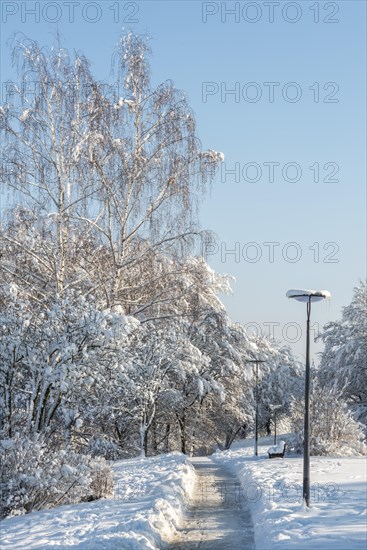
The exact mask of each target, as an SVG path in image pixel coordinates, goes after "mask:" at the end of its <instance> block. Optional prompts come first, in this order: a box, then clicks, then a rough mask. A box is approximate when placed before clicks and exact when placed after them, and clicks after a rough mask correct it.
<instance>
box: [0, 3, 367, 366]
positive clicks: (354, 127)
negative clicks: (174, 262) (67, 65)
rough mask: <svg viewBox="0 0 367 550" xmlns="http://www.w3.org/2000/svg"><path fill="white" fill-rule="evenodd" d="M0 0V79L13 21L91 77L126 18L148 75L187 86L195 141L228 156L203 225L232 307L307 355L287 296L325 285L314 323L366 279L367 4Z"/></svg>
mask: <svg viewBox="0 0 367 550" xmlns="http://www.w3.org/2000/svg"><path fill="white" fill-rule="evenodd" d="M1 8H2V19H1V21H2V23H1V26H2V29H1V30H2V54H1V81H2V84H3V83H4V82H5V81H6V80H7V79H13V78H14V74H13V72H12V69H11V67H10V63H9V53H10V50H9V48H8V47H6V41H7V40H8V38H9V37H10V36H11V35H12V34H13V33H14V32H15V31H21V32H24V33H25V34H26V35H27V36H29V37H30V38H35V39H37V40H38V41H39V42H41V43H43V44H45V45H50V44H51V43H52V41H53V37H54V34H55V31H56V30H59V32H60V33H61V35H62V36H63V39H64V44H65V46H66V47H67V48H70V49H76V50H82V51H83V52H84V53H85V54H86V56H87V57H88V58H89V59H90V60H91V61H92V62H93V67H94V71H95V74H96V75H97V77H98V78H100V79H104V78H106V79H107V78H109V69H110V56H111V53H112V51H113V48H114V46H115V44H116V43H117V40H118V37H119V35H120V33H121V31H122V29H123V28H125V29H131V30H134V31H136V32H140V33H145V34H147V35H149V36H150V37H151V39H152V40H151V47H152V49H153V58H152V78H153V82H154V83H156V84H158V83H159V82H161V81H163V80H166V79H172V80H173V81H174V82H175V84H176V86H177V87H178V88H181V89H183V90H185V91H186V92H187V93H188V95H189V98H190V102H191V106H192V108H193V110H194V111H195V114H196V118H197V123H198V131H199V136H200V138H201V140H202V142H203V147H204V148H212V149H215V150H217V151H222V152H223V153H224V155H225V162H224V164H223V166H222V171H221V172H219V173H218V175H217V178H216V181H215V183H214V185H213V188H212V192H211V195H210V196H207V197H206V198H205V200H204V201H203V203H202V206H201V222H202V226H203V227H205V228H210V229H212V230H213V231H214V232H215V233H216V234H217V236H218V250H217V251H210V252H211V254H210V255H208V261H209V263H210V264H211V265H212V266H213V268H214V269H216V270H217V271H219V272H226V273H229V274H231V275H233V276H234V277H235V278H236V282H235V283H234V284H233V289H234V294H233V296H230V297H227V298H225V299H224V302H225V304H226V306H227V308H228V311H229V313H230V315H231V317H232V319H233V320H234V321H238V322H242V323H245V324H250V323H252V324H253V327H252V330H256V329H257V330H261V331H262V332H263V333H264V334H268V333H269V331H270V330H273V331H274V332H273V334H274V336H276V337H278V338H280V339H283V340H285V341H286V342H287V343H290V344H291V345H292V346H293V348H294V350H295V351H296V352H297V353H299V354H300V355H301V356H302V355H303V354H304V347H305V338H304V334H303V333H301V327H302V330H303V326H304V321H305V315H306V311H305V307H303V305H302V304H299V303H297V302H295V301H293V300H287V299H286V298H285V292H286V291H287V290H288V289H289V288H298V287H300V288H315V289H327V290H329V291H330V292H331V294H332V299H331V301H330V302H329V303H318V304H315V305H314V307H313V313H312V319H313V322H314V323H318V324H319V326H320V328H321V327H322V325H323V324H324V323H326V322H327V321H328V320H333V319H336V318H338V317H339V316H340V310H341V308H342V306H343V305H347V304H348V303H349V302H350V300H351V297H352V289H353V286H355V285H356V284H357V283H358V280H359V279H360V278H362V279H363V278H364V277H365V266H366V256H365V229H366V223H365V222H366V193H365V189H366V187H365V180H366V110H365V109H366V107H365V105H366V104H365V99H366V80H365V68H366V59H365V51H366V50H365V48H366V31H365V25H366V3H365V2H364V0H361V1H353V0H344V1H338V2H323V1H318V2H317V1H316V2H315V1H311V2H309V1H304V0H301V1H298V2H286V1H282V0H279V1H273V2H272V1H267V2H266V1H264V2H260V1H256V2H244V1H242V2H200V1H196V0H194V1H183V2H181V1H160V2H159V1H143V2H123V1H118V0H117V1H114V0H104V1H98V2H92V1H91V2H89V1H83V0H79V1H77V0H75V1H73V2H71V1H62V0H60V1H40V2H34V1H31V2H30V1H27V2H21V1H20V2H17V1H10V0H9V1H6V0H2V2H1ZM53 21H55V22H53ZM2 90H3V98H4V85H2ZM231 91H232V93H230V92H231ZM230 251H232V252H233V253H232V254H230ZM269 323H270V325H269ZM272 323H279V324H278V325H272ZM313 349H314V352H316V351H317V350H319V349H321V348H320V345H318V346H314V347H313Z"/></svg>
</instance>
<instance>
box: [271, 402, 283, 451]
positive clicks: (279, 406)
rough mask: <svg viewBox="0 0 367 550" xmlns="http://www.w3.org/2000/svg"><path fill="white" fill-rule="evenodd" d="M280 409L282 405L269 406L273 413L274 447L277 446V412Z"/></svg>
mask: <svg viewBox="0 0 367 550" xmlns="http://www.w3.org/2000/svg"><path fill="white" fill-rule="evenodd" d="M281 408H282V405H271V410H272V411H273V412H274V445H276V444H277V410H278V409H281Z"/></svg>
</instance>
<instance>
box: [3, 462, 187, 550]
mask: <svg viewBox="0 0 367 550" xmlns="http://www.w3.org/2000/svg"><path fill="white" fill-rule="evenodd" d="M114 469H115V478H116V485H115V494H114V497H113V498H111V499H102V500H99V501H95V502H88V503H83V504H77V505H69V506H59V507H57V508H54V509H52V510H45V511H41V512H34V513H31V514H28V515H25V516H20V517H13V518H7V519H5V520H4V521H2V522H1V540H0V547H1V550H6V549H10V548H11V549H12V550H18V549H19V550H20V549H22V550H25V549H27V550H31V549H32V550H34V549H39V550H40V549H41V548H42V549H43V548H50V547H55V546H56V547H57V548H58V550H61V549H66V548H67V549H68V550H70V547H77V548H78V549H84V550H87V549H88V550H94V549H102V548H103V549H111V550H112V549H113V550H116V549H117V548H123V549H124V550H127V549H134V550H144V549H148V548H149V549H151V550H152V549H155V550H156V549H158V548H161V547H162V540H164V539H168V538H169V536H171V535H172V533H173V532H174V531H175V528H176V525H177V522H178V521H179V519H180V518H181V516H182V505H183V502H184V501H185V500H186V499H187V498H188V497H190V496H191V491H192V490H193V485H194V482H195V473H194V469H193V467H192V465H191V464H190V462H189V460H188V459H187V458H186V457H185V456H184V455H182V454H181V453H170V454H168V455H165V456H160V457H156V458H150V459H146V460H141V459H134V460H121V461H118V462H116V463H115V466H114Z"/></svg>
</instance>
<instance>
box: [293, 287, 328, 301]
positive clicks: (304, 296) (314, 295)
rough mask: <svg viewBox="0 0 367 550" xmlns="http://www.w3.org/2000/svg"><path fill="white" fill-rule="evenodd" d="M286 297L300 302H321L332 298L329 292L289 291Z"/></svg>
mask: <svg viewBox="0 0 367 550" xmlns="http://www.w3.org/2000/svg"><path fill="white" fill-rule="evenodd" d="M286 296H287V298H294V299H295V300H297V301H298V302H319V301H320V300H325V299H329V298H331V294H330V292H329V291H328V290H304V289H302V290H288V292H287V294H286Z"/></svg>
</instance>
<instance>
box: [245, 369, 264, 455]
mask: <svg viewBox="0 0 367 550" xmlns="http://www.w3.org/2000/svg"><path fill="white" fill-rule="evenodd" d="M265 362H266V361H264V360H262V359H252V360H249V361H246V363H252V364H254V365H256V368H255V404H256V405H255V456H257V455H258V437H259V435H258V434H259V391H258V383H259V363H265Z"/></svg>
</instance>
